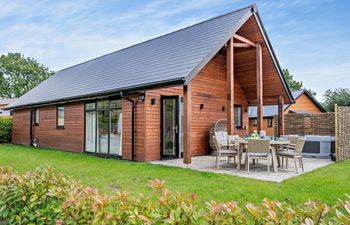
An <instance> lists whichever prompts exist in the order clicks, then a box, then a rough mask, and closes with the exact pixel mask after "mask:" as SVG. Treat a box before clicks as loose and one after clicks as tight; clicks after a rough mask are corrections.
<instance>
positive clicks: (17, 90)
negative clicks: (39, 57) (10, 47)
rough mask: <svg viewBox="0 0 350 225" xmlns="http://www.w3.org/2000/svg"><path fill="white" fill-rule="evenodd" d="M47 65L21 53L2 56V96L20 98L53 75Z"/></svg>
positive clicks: (0, 60)
mask: <svg viewBox="0 0 350 225" xmlns="http://www.w3.org/2000/svg"><path fill="white" fill-rule="evenodd" d="M53 74H54V72H53V71H50V70H49V69H48V68H47V67H46V66H44V65H42V64H40V63H39V62H37V61H36V60H35V59H33V58H29V57H27V58H26V57H24V55H22V54H20V53H8V54H7V55H1V56H0V97H2V98H18V97H20V96H22V95H23V94H25V93H26V92H28V91H29V90H31V89H32V88H34V87H35V86H37V85H38V84H39V83H41V82H42V81H43V80H46V79H47V78H48V77H50V76H51V75H53Z"/></svg>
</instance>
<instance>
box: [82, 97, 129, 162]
mask: <svg viewBox="0 0 350 225" xmlns="http://www.w3.org/2000/svg"><path fill="white" fill-rule="evenodd" d="M104 100H107V101H108V106H107V107H106V108H98V107H97V106H98V102H99V101H104ZM113 100H120V106H116V107H113V106H111V101H113ZM89 103H94V109H87V108H86V104H89ZM122 105H123V99H122V98H120V97H109V98H101V99H95V100H87V101H84V152H86V153H89V154H96V155H105V156H111V157H121V156H122V155H117V154H111V153H110V120H111V111H113V110H122V109H123V106H122ZM101 111H107V112H108V153H100V152H97V133H98V132H97V129H98V126H97V124H98V112H101ZM86 112H95V151H94V152H89V151H86V148H85V144H86V143H85V142H86V140H85V138H86V133H85V132H86Z"/></svg>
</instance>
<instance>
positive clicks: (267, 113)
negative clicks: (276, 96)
mask: <svg viewBox="0 0 350 225" xmlns="http://www.w3.org/2000/svg"><path fill="white" fill-rule="evenodd" d="M292 95H293V98H294V100H295V102H294V103H293V104H285V105H284V113H285V114H287V113H321V112H326V110H325V109H324V108H323V106H322V105H321V104H320V103H319V102H318V101H317V100H316V99H315V98H314V97H313V96H312V95H311V94H310V93H309V92H308V91H307V90H304V89H303V90H299V91H293V92H292ZM263 112H264V113H263V117H264V118H263V128H262V129H263V130H265V131H266V134H267V135H275V132H274V129H275V128H274V127H275V121H274V116H276V115H277V114H278V106H277V105H269V106H264V109H263ZM254 130H257V108H256V107H254V106H252V107H249V132H250V133H253V132H254Z"/></svg>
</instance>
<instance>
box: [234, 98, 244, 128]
mask: <svg viewBox="0 0 350 225" xmlns="http://www.w3.org/2000/svg"><path fill="white" fill-rule="evenodd" d="M238 107H239V108H241V110H240V111H241V118H240V123H241V124H240V125H239V126H238V125H237V124H236V121H235V118H233V121H234V122H235V127H236V128H238V129H241V128H242V127H243V107H242V105H238V104H235V105H234V106H233V112H234V115H236V112H235V108H238ZM238 119H239V118H238Z"/></svg>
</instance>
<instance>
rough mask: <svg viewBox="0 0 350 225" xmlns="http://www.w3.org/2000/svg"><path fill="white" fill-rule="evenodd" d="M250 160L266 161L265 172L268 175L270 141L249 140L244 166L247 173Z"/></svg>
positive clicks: (270, 158)
mask: <svg viewBox="0 0 350 225" xmlns="http://www.w3.org/2000/svg"><path fill="white" fill-rule="evenodd" d="M250 159H267V172H268V174H270V166H271V161H272V155H271V151H270V140H259V139H251V140H248V150H247V156H246V166H247V170H248V173H249V161H250Z"/></svg>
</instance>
